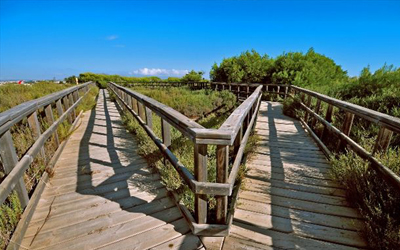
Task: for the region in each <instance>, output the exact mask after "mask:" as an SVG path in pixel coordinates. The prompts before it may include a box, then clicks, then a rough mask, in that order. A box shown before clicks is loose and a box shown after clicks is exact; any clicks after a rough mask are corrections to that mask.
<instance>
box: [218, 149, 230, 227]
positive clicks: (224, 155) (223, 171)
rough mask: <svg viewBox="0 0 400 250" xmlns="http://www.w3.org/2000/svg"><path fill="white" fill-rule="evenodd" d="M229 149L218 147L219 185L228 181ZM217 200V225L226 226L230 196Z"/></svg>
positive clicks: (219, 197)
mask: <svg viewBox="0 0 400 250" xmlns="http://www.w3.org/2000/svg"><path fill="white" fill-rule="evenodd" d="M228 166H229V147H228V146H225V145H217V183H226V182H227V180H228ZM215 198H216V200H217V218H216V219H217V223H220V224H225V223H226V215H227V213H228V196H219V195H217V196H215Z"/></svg>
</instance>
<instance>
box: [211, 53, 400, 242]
mask: <svg viewBox="0 0 400 250" xmlns="http://www.w3.org/2000/svg"><path fill="white" fill-rule="evenodd" d="M210 76H211V80H212V81H221V82H261V83H277V84H294V85H297V86H301V87H305V88H308V89H312V90H315V91H317V92H320V93H323V94H326V95H329V96H332V97H335V98H338V99H342V100H345V101H348V102H351V103H355V104H358V105H361V106H363V107H366V108H370V109H373V110H376V111H379V112H383V113H386V114H389V115H392V116H395V117H400V69H396V68H394V67H393V66H386V65H385V66H383V67H382V68H380V69H378V70H377V71H375V72H374V73H372V72H371V71H370V69H369V68H368V67H367V68H364V69H363V70H362V72H361V74H360V76H359V77H352V78H351V77H349V76H348V75H347V73H346V71H344V70H342V68H341V67H340V66H339V65H336V64H335V62H334V61H333V60H332V59H330V58H328V57H326V56H324V55H321V54H318V53H316V52H315V51H314V50H313V49H310V50H309V51H308V52H307V53H305V54H303V53H299V52H290V53H284V54H282V55H280V56H278V57H276V58H270V57H269V56H268V55H263V56H262V55H260V54H258V53H257V52H256V51H254V50H253V51H251V52H248V51H247V52H244V53H242V54H241V55H239V56H234V57H231V58H226V59H224V60H223V61H222V62H221V63H220V64H219V65H218V64H214V66H213V68H212V70H211V73H210ZM312 105H315V101H314V102H313V103H312ZM323 109H326V107H325V106H324V107H323ZM284 111H285V113H286V114H288V115H291V116H299V115H301V114H302V113H303V112H304V111H301V108H300V105H299V99H297V98H296V99H294V100H293V99H287V100H286V101H285V105H284ZM334 114H335V115H334V117H333V122H332V123H333V124H334V125H335V126H336V127H338V128H341V126H342V123H343V119H344V113H343V112H335V113H334ZM314 129H315V131H316V132H317V134H319V132H320V131H321V130H322V129H323V126H322V125H321V124H317V125H316V126H315V127H314ZM378 130H379V127H378V126H376V125H375V124H371V123H370V122H367V121H365V120H363V119H360V118H356V119H355V121H354V124H353V127H352V130H351V134H350V136H351V138H353V139H354V140H355V141H357V142H358V143H359V144H360V145H361V146H362V147H364V148H365V149H367V150H368V151H369V152H371V151H372V147H373V145H374V143H375V141H376V138H377V133H378ZM332 136H333V135H331V136H327V137H326V138H325V140H324V143H325V144H327V145H328V147H329V148H330V149H331V150H332V151H334V152H335V154H336V157H334V158H333V159H332V165H333V171H332V175H333V177H334V178H335V179H336V180H337V181H339V182H340V183H342V185H343V186H345V187H346V188H347V190H348V192H347V196H348V200H349V202H350V203H352V204H353V205H355V206H356V207H357V208H358V209H359V211H360V213H361V214H362V215H363V217H364V218H365V219H366V230H365V238H366V239H367V240H368V242H369V244H370V246H371V247H372V248H374V249H399V248H400V210H399V204H400V195H399V192H398V191H396V190H394V189H393V188H392V187H390V185H388V184H387V183H386V182H384V181H382V180H381V178H379V177H378V176H377V175H376V173H375V171H373V170H371V168H370V167H369V164H368V163H367V162H365V161H364V160H362V159H361V158H359V157H357V156H356V155H354V153H352V152H348V151H345V152H343V151H336V142H337V140H332V138H333V137H332ZM390 146H391V147H390V149H389V151H388V152H387V153H386V154H377V155H375V157H377V158H378V159H379V160H380V161H381V162H382V163H384V164H385V165H386V166H388V167H389V168H390V169H391V170H393V172H394V173H396V174H398V175H400V153H399V147H400V136H399V135H394V137H393V138H392V141H391V145H390Z"/></svg>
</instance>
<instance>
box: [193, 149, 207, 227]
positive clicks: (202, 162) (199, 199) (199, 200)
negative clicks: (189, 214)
mask: <svg viewBox="0 0 400 250" xmlns="http://www.w3.org/2000/svg"><path fill="white" fill-rule="evenodd" d="M194 175H195V178H196V180H197V181H203V182H204V181H207V145H205V144H194ZM194 208H195V217H196V222H197V223H198V224H205V223H207V195H205V194H195V205H194Z"/></svg>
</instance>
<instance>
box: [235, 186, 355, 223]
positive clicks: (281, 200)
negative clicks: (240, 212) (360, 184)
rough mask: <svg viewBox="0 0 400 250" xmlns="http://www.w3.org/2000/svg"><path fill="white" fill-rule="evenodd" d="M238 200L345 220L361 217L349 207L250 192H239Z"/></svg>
mask: <svg viewBox="0 0 400 250" xmlns="http://www.w3.org/2000/svg"><path fill="white" fill-rule="evenodd" d="M239 199H246V200H251V201H256V202H260V203H266V204H274V205H277V206H282V207H290V208H293V209H297V210H303V211H308V212H314V213H320V214H327V215H334V216H341V217H346V218H356V219H360V218H361V215H359V214H358V213H357V211H356V210H354V209H353V208H349V207H343V206H336V205H329V204H319V203H315V202H310V201H304V200H298V199H292V198H287V197H280V196H274V197H271V195H269V194H263V193H257V192H251V191H241V192H240V194H239Z"/></svg>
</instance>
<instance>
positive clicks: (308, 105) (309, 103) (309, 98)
mask: <svg viewBox="0 0 400 250" xmlns="http://www.w3.org/2000/svg"><path fill="white" fill-rule="evenodd" d="M310 105H311V96H310V95H309V96H308V97H307V101H306V106H307V107H309V108H311V107H310ZM304 122H306V123H308V112H306V113H305V115H304Z"/></svg>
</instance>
